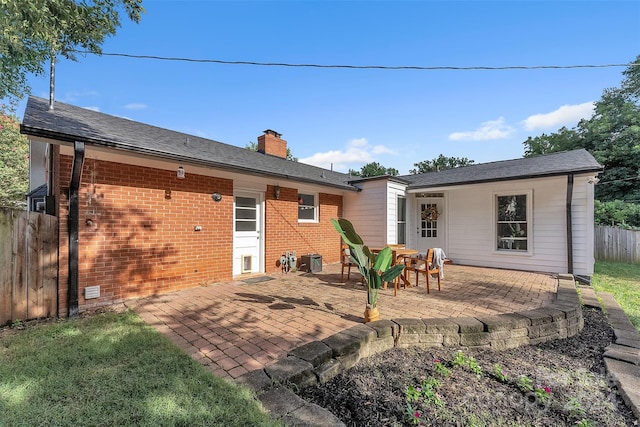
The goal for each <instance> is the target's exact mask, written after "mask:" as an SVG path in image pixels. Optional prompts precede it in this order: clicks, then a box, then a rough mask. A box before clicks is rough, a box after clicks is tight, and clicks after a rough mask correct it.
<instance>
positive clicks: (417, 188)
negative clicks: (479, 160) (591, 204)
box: [407, 166, 604, 192]
mask: <svg viewBox="0 0 640 427" xmlns="http://www.w3.org/2000/svg"><path fill="white" fill-rule="evenodd" d="M603 170H604V167H602V166H600V167H593V168H584V169H575V170H571V171H562V172H560V171H559V172H550V173H544V174H531V175H522V176H510V177H504V178H492V179H478V180H472V181H459V182H449V183H446V184H443V183H438V184H427V185H417V184H416V185H409V186H408V187H407V191H409V192H415V191H420V190H427V189H428V190H432V189H434V188H443V189H444V188H447V187H458V186H461V185H473V184H487V183H490V182H504V181H516V180H518V181H519V180H524V179H534V178H549V177H553V176H564V175H571V174H574V175H575V174H583V173H584V174H586V173H600V172H602V171H603Z"/></svg>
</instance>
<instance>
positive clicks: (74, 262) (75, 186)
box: [67, 141, 84, 317]
mask: <svg viewBox="0 0 640 427" xmlns="http://www.w3.org/2000/svg"><path fill="white" fill-rule="evenodd" d="M83 164H84V142H78V141H76V142H75V144H74V148H73V164H72V166H71V181H70V182H69V218H68V229H69V292H68V303H67V315H68V316H69V317H72V316H77V315H78V229H79V223H80V201H79V197H78V193H79V192H80V181H81V179H82V166H83Z"/></svg>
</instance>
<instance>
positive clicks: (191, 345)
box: [127, 264, 557, 379]
mask: <svg viewBox="0 0 640 427" xmlns="http://www.w3.org/2000/svg"><path fill="white" fill-rule="evenodd" d="M444 271H445V277H444V279H443V281H442V291H438V290H437V286H436V287H435V289H434V286H433V285H432V287H431V293H430V294H428V295H427V291H426V284H425V281H424V277H421V278H420V280H421V281H420V286H419V287H415V286H413V287H410V288H406V289H403V288H401V289H400V290H399V291H398V295H397V296H395V297H394V296H393V288H392V287H391V288H388V289H381V290H380V297H379V302H378V307H379V309H380V318H381V319H393V318H440V317H466V316H479V315H493V314H500V313H510V312H514V311H521V310H527V309H531V308H536V307H540V306H543V305H546V304H548V303H550V302H551V301H553V298H554V296H555V291H556V286H557V279H556V278H555V277H554V276H553V275H551V274H539V273H530V272H523V271H512V270H498V269H490V268H480V267H468V266H460V265H447V266H445V269H444ZM359 277H360V276H359V274H357V273H353V271H352V274H351V279H350V280H349V281H348V282H346V283H340V264H331V265H324V266H323V271H322V272H318V273H314V274H310V273H304V272H296V273H288V274H275V275H270V276H268V277H264V279H269V278H271V280H266V281H257V282H255V283H246V282H244V281H239V280H238V281H233V282H224V283H213V284H209V285H204V286H200V287H196V288H192V289H187V290H183V291H178V292H174V293H170V294H164V295H159V296H154V297H149V298H143V299H139V300H134V301H129V302H128V303H127V305H128V306H130V307H131V308H133V309H134V310H135V311H136V312H137V313H138V314H139V315H140V316H141V317H142V318H143V319H144V320H145V321H146V322H147V323H148V324H149V325H151V326H153V327H155V328H156V329H157V330H158V331H160V332H161V333H163V334H165V335H166V336H167V337H168V338H169V339H171V341H173V342H174V343H175V344H177V345H178V346H180V347H181V348H182V349H184V350H185V351H186V352H187V353H189V354H190V355H192V357H194V358H195V359H196V360H198V361H199V362H201V363H202V364H203V365H205V366H207V367H208V368H209V369H210V370H211V371H212V372H213V374H215V375H218V376H220V377H224V378H228V379H234V378H237V377H239V376H240V375H242V374H244V373H246V372H249V371H252V370H255V369H258V368H263V367H264V366H267V365H269V364H271V363H272V362H274V361H276V360H279V359H281V358H283V357H285V356H286V355H287V353H288V351H290V350H292V349H294V348H296V347H298V346H300V345H302V344H305V343H307V342H310V341H315V340H321V339H324V338H326V337H328V336H330V335H333V334H334V333H336V332H339V331H341V330H343V329H345V328H347V327H350V326H353V325H355V324H357V323H362V321H363V320H362V319H363V312H364V306H365V302H366V291H365V287H364V286H363V285H361V284H360V283H358V280H359ZM254 279H257V280H260V279H259V278H254ZM410 279H411V281H412V282H413V281H415V276H412V277H411V278H410Z"/></svg>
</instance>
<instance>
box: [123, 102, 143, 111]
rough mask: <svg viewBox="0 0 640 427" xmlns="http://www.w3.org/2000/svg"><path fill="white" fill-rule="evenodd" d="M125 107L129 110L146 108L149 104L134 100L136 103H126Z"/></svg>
mask: <svg viewBox="0 0 640 427" xmlns="http://www.w3.org/2000/svg"><path fill="white" fill-rule="evenodd" d="M124 108H126V109H127V110H144V109H145V108H147V104H142V103H139V102H138V103H135V102H134V103H131V104H127V105H125V106H124Z"/></svg>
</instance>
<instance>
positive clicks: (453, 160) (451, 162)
mask: <svg viewBox="0 0 640 427" xmlns="http://www.w3.org/2000/svg"><path fill="white" fill-rule="evenodd" d="M474 163H475V162H474V161H473V160H469V159H468V158H466V157H447V156H445V155H442V154H440V155H439V156H438V157H437V158H435V159H433V160H424V161H422V162H419V163H414V164H413V166H415V167H416V168H415V169H411V170H410V171H409V173H410V174H413V175H415V174H419V173H427V172H437V171H441V170H445V169H453V168H459V167H461V166H469V165H472V164H474Z"/></svg>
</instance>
